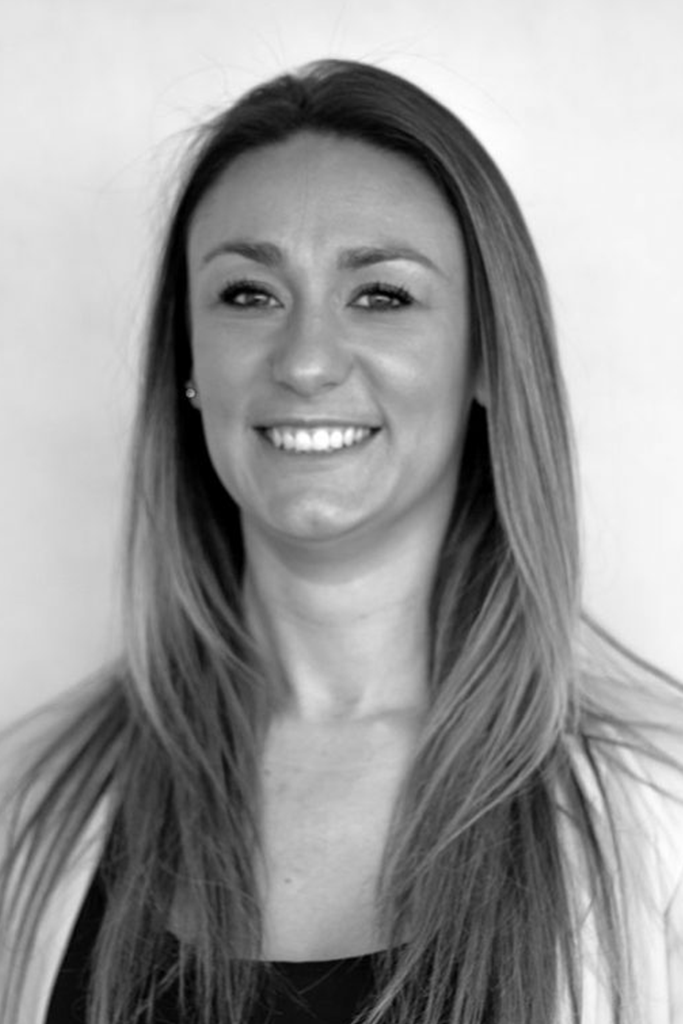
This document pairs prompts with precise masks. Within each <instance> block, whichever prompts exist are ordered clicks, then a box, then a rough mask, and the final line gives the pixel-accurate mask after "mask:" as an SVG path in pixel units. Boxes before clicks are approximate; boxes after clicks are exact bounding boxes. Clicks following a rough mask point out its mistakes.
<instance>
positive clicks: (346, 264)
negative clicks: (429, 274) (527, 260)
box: [202, 239, 443, 276]
mask: <svg viewBox="0 0 683 1024" xmlns="http://www.w3.org/2000/svg"><path fill="white" fill-rule="evenodd" d="M226 254H227V255H230V254H234V255H237V256H243V257H244V258H245V259H248V260H253V261H254V262H255V263H262V264H263V265H264V266H266V267H272V268H276V267H281V266H282V265H283V264H284V262H285V257H284V253H283V251H282V249H281V248H280V247H279V246H278V245H275V244H274V243H273V242H250V241H247V240H242V239H237V240H235V241H231V242H221V244H220V245H217V246H215V247H214V248H213V249H210V250H209V252H207V253H206V255H205V256H204V257H203V259H202V264H203V265H206V264H207V263H210V262H211V260H213V259H215V258H216V257H217V256H223V255H226ZM394 260H409V261H410V262H412V263H419V264H420V265H421V266H423V267H427V269H428V270H433V271H434V272H435V273H437V274H441V275H442V276H443V271H442V270H441V269H440V267H438V266H437V265H436V263H434V261H433V260H431V259H430V258H429V257H428V256H426V255H425V254H424V253H423V252H420V250H419V249H415V248H413V246H411V245H403V244H401V243H389V244H387V245H380V246H377V245H360V246H356V247H354V248H349V249H342V250H341V252H340V253H339V256H338V259H337V266H338V267H339V269H340V270H362V269H363V267H371V266H374V265H375V264H376V263H391V262H393V261H394Z"/></svg>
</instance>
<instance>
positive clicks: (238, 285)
mask: <svg viewBox="0 0 683 1024" xmlns="http://www.w3.org/2000/svg"><path fill="white" fill-rule="evenodd" d="M218 299H219V301H220V302H221V303H222V304H223V305H224V306H236V307H238V308H240V309H269V308H271V307H273V306H279V305H280V303H279V302H278V300H277V299H276V298H275V296H274V295H273V294H272V293H271V292H269V291H268V289H267V288H264V287H263V285H261V284H259V283H258V282H257V281H249V280H247V279H246V278H245V279H243V280H240V281H231V282H230V283H229V284H226V285H225V287H224V288H222V289H221V291H220V293H219V296H218Z"/></svg>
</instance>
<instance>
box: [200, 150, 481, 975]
mask: <svg viewBox="0 0 683 1024" xmlns="http://www.w3.org/2000/svg"><path fill="white" fill-rule="evenodd" d="M245 241H246V242H248V243H249V244H250V245H251V246H252V247H253V245H254V244H255V243H268V244H269V245H270V246H271V247H273V246H275V247H277V256H278V258H277V261H274V260H273V258H272V257H273V256H274V254H275V253H274V251H270V252H269V257H270V258H269V259H268V261H267V262H264V251H263V250H259V251H258V252H256V251H254V250H253V248H252V249H250V250H245V249H244V248H242V249H241V251H240V252H235V251H226V250H227V248H228V247H230V246H233V245H234V243H236V242H245ZM361 247H364V248H368V247H369V248H373V249H378V248H382V249H384V250H386V249H387V248H389V247H391V248H393V249H397V248H398V249H401V250H405V249H407V248H408V247H410V248H412V249H413V250H415V251H416V252H417V253H418V254H419V255H418V256H417V257H413V256H411V257H410V258H408V257H407V255H406V254H405V252H403V253H402V255H401V258H391V259H386V258H383V259H382V260H381V261H379V262H373V263H371V264H368V265H363V266H360V265H357V264H358V260H356V264H354V265H348V264H349V261H348V260H347V261H346V264H344V263H343V261H342V263H340V260H341V259H342V255H343V253H344V252H347V253H348V251H349V250H354V251H356V252H357V251H358V249H359V248H361ZM384 255H385V256H386V255H387V254H386V252H385V253H384ZM188 266H189V284H190V304H189V306H190V324H191V335H192V353H193V379H194V382H195V385H196V387H197V391H198V395H197V398H196V399H195V400H194V404H195V405H196V407H197V410H198V412H199V413H200V414H201V416H202V422H203V427H204V433H205V437H206V441H207V446H208V449H209V452H210V456H211V459H212V462H213V465H214V467H215V469H216V472H217V474H218V476H219V478H220V480H221V481H222V483H223V485H224V486H225V487H226V489H227V490H228V492H229V493H230V494H231V496H232V497H233V498H234V500H235V501H236V503H237V504H238V506H239V507H240V509H241V516H242V528H243V533H244V541H245V549H246V554H247V571H246V577H245V580H246V582H245V603H246V607H247V613H248V616H249V619H250V624H251V627H252V629H253V631H254V633H255V634H256V636H257V637H258V638H259V640H260V642H261V646H262V649H263V650H264V652H266V657H267V659H268V661H269V664H270V669H271V672H272V674H273V678H274V679H275V678H278V679H279V680H280V681H281V682H282V683H283V685H284V686H285V687H286V692H287V694H288V700H287V703H286V706H285V709H284V710H283V712H282V714H281V715H279V716H278V718H277V719H276V720H275V722H274V723H273V726H272V728H271V731H270V734H269V737H268V740H267V743H266V750H265V756H264V766H263V773H264V774H263V783H264V800H265V806H264V826H263V828H264V847H265V853H266V864H265V871H264V919H265V935H264V954H263V955H264V956H265V957H267V958H271V959H327V958H330V957H337V956H346V955H352V954H356V953H359V952H365V951H367V950H369V949H373V948H377V947H378V946H379V945H381V944H382V937H381V936H380V935H379V934H378V932H377V929H376V924H375V921H374V918H373V912H372V891H373V888H374V885H375V882H376V878H377V871H378V868H379V861H380V858H381V853H382V849H383V846H384V842H385V840H386V834H387V828H388V823H389V818H390V815H391V810H392V808H393V806H394V802H395V798H396V793H397V791H398V789H399V786H400V784H401V781H402V780H403V778H404V777H405V773H406V771H407V769H408V765H409V762H410V758H411V755H412V753H413V751H414V748H415V743H416V740H417V736H418V734H419V730H420V725H421V722H422V720H423V715H424V712H425V708H426V702H427V697H426V685H427V638H428V629H427V626H428V623H427V607H428V601H429V595H430V589H431V585H432V581H433V577H434V570H435V563H436V560H437V558H438V554H439V550H440V546H441V542H442V539H443V535H444V531H445V528H446V523H447V520H448V516H449V513H450V510H451V507H452V502H453V498H454V494H455V488H456V482H457V475H458V467H459V461H460V452H461V448H462V443H463V438H464V429H465V424H466V418H467V414H468V412H469V408H470V404H471V401H472V399H473V397H478V398H479V399H480V400H482V396H481V389H480V388H479V386H478V383H477V380H476V377H475V373H474V370H473V365H472V364H473V359H472V354H471V351H470V344H469V316H468V308H467V273H466V258H465V251H464V245H463V241H462V237H461V234H460V230H459V228H458V225H457V222H456V220H455V218H454V216H453V214H452V212H451V210H450V208H449V207H448V205H447V204H446V201H445V200H444V198H443V197H442V195H441V194H440V192H439V191H438V189H437V188H436V186H435V185H434V183H433V182H432V181H431V179H430V178H429V177H428V176H427V175H426V174H425V172H423V171H422V170H421V169H420V168H418V167H417V166H414V165H413V164H412V163H411V162H410V161H409V160H408V159H406V158H403V157H401V156H397V155H396V154H391V153H388V152H385V151H383V150H381V149H379V148H376V147H373V146H371V145H368V144H366V143H362V142H358V141H354V140H349V139H340V138H337V137H333V136H321V135H314V134H308V133H301V134H299V135H297V136H295V137H293V138H292V139H290V140H288V141H286V142H284V143H280V144H277V145H274V146H269V147H265V148H263V149H261V150H258V151H253V152H251V153H247V154H245V155H244V156H242V157H240V158H239V159H238V160H237V161H235V162H234V163H233V164H231V165H230V167H229V168H228V169H227V170H226V172H225V173H224V174H223V176H222V177H221V178H220V179H219V181H218V183H217V184H216V185H215V186H214V187H213V189H212V190H211V191H210V192H209V193H208V194H207V195H205V196H204V197H203V199H202V201H201V202H200V204H199V206H198V208H197V210H196V212H195V216H194V218H193V221H192V224H191V227H190V232H189V239H188ZM244 279H248V281H249V282H250V284H249V286H248V288H247V289H245V288H244V286H239V287H236V285H235V282H240V281H243V280H244ZM378 283H381V284H382V285H389V286H390V288H394V289H395V288H402V289H405V290H406V291H407V292H408V293H409V300H407V299H406V298H405V296H402V295H400V296H398V297H397V296H396V295H395V294H388V293H387V292H386V289H385V290H384V292H383V293H381V294H376V292H377V285H378ZM373 289H374V292H373ZM300 421H305V422H307V423H311V424H314V425H315V424H317V425H320V424H321V423H327V424H329V423H334V424H337V425H339V424H343V425H345V426H346V425H351V426H354V425H364V426H370V427H372V428H373V430H374V432H373V434H372V436H371V437H370V438H369V439H368V440H366V441H365V442H364V443H363V444H360V445H358V446H355V447H352V448H350V449H348V450H343V451H337V452H334V453H331V454H320V455H313V456H312V455H296V454H292V453H289V452H284V451H281V450H278V449H277V448H276V447H274V445H273V444H272V443H271V442H270V441H269V440H268V439H267V437H266V436H264V433H263V430H262V429H261V428H263V427H264V426H273V425H281V426H283V425H286V424H292V423H294V422H300Z"/></svg>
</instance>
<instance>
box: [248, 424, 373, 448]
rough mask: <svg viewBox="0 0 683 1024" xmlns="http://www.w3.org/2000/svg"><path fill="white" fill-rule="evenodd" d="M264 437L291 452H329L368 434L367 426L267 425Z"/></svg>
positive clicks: (346, 445) (356, 442)
mask: <svg viewBox="0 0 683 1024" xmlns="http://www.w3.org/2000/svg"><path fill="white" fill-rule="evenodd" d="M265 434H266V437H267V438H268V439H269V440H270V441H272V443H273V444H274V445H275V447H276V448H285V449H286V450H287V451H291V452H329V451H334V450H335V449H337V448H348V447H349V446H350V445H352V444H358V442H359V441H362V440H364V439H365V438H366V437H368V436H369V434H370V429H369V427H315V428H314V429H313V430H304V429H302V428H301V427H297V428H293V427H269V428H268V429H267V430H266V431H265Z"/></svg>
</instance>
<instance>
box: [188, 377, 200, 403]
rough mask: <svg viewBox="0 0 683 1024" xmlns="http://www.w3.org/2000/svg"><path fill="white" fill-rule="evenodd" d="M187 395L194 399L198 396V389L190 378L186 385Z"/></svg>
mask: <svg viewBox="0 0 683 1024" xmlns="http://www.w3.org/2000/svg"><path fill="white" fill-rule="evenodd" d="M185 397H186V398H188V399H189V400H190V401H192V399H193V398H196V397H197V389H196V387H195V386H194V384H193V383H192V381H191V380H188V382H187V384H186V385H185Z"/></svg>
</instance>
